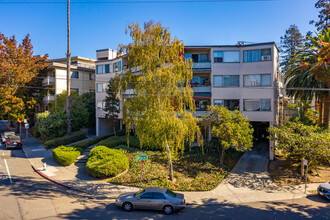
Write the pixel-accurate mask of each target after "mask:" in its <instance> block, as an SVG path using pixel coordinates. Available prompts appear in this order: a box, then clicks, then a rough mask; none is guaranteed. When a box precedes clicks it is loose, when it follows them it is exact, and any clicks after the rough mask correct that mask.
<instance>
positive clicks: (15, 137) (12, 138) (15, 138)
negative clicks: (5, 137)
mask: <svg viewBox="0 0 330 220" xmlns="http://www.w3.org/2000/svg"><path fill="white" fill-rule="evenodd" d="M10 140H12V141H19V140H21V138H20V137H19V136H11V137H10Z"/></svg>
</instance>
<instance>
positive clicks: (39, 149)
mask: <svg viewBox="0 0 330 220" xmlns="http://www.w3.org/2000/svg"><path fill="white" fill-rule="evenodd" d="M42 150H45V149H43V148H38V149H32V150H31V151H42Z"/></svg>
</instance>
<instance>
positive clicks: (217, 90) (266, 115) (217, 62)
mask: <svg viewBox="0 0 330 220" xmlns="http://www.w3.org/2000/svg"><path fill="white" fill-rule="evenodd" d="M185 58H186V59H192V60H193V74H194V76H193V78H192V81H191V85H192V88H193V90H194V97H193V98H194V99H195V103H196V116H197V117H200V116H202V115H205V114H206V110H207V106H208V105H224V106H226V107H227V108H229V109H230V110H235V109H238V110H240V111H241V112H242V113H243V114H244V115H245V116H246V117H247V118H248V119H249V121H250V122H251V124H252V126H253V128H254V130H255V132H254V136H255V138H257V139H263V138H266V137H267V131H266V129H267V128H268V127H269V126H270V125H274V124H277V123H278V120H279V114H278V113H279V109H280V107H279V103H280V102H279V99H280V98H281V97H283V92H284V91H283V76H282V74H281V73H280V71H279V50H278V48H277V46H276V44H275V43H274V42H267V43H259V44H247V45H245V44H243V43H242V42H241V43H238V44H236V45H211V46H186V47H185ZM126 63H127V62H126V60H125V56H120V57H117V53H116V51H114V50H111V49H105V50H98V51H97V61H96V105H97V106H96V108H97V109H96V133H97V135H102V134H106V133H109V132H112V125H110V123H109V122H108V121H107V119H105V117H104V111H103V110H102V108H103V107H104V102H103V100H104V98H105V96H106V94H105V88H106V86H107V82H108V81H109V79H110V78H111V77H114V75H115V72H120V71H121V70H122V66H124V65H126ZM115 66H118V67H117V69H115ZM121 105H122V103H121ZM121 107H122V106H121ZM121 118H122V113H120V115H119V119H121ZM116 126H117V127H118V128H120V127H122V123H121V120H119V121H118V122H117V125H116ZM273 147H274V144H273V143H271V142H270V145H269V148H270V151H269V152H270V159H272V158H273V154H272V150H273Z"/></svg>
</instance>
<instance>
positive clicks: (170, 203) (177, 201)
mask: <svg viewBox="0 0 330 220" xmlns="http://www.w3.org/2000/svg"><path fill="white" fill-rule="evenodd" d="M116 205H117V206H118V207H122V208H123V209H124V210H125V211H132V210H133V209H151V210H162V211H163V212H164V213H165V214H168V215H169V214H172V213H173V212H174V211H177V210H180V209H184V208H185V207H186V201H185V200H184V195H183V194H180V193H174V192H172V191H170V190H168V189H165V188H160V187H148V188H146V189H144V190H141V191H139V192H137V193H125V194H122V195H120V196H119V197H118V198H117V200H116Z"/></svg>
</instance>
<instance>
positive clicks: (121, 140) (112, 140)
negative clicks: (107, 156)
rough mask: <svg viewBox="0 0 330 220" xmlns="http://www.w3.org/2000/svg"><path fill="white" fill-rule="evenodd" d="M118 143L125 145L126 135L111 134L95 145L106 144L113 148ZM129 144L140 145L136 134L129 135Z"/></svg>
mask: <svg viewBox="0 0 330 220" xmlns="http://www.w3.org/2000/svg"><path fill="white" fill-rule="evenodd" d="M119 145H127V136H113V137H109V138H107V139H105V140H103V141H101V142H99V143H98V144H97V146H106V147H109V148H114V147H117V146H119ZM129 146H130V147H134V148H138V147H140V141H139V139H138V138H137V137H136V136H129Z"/></svg>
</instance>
